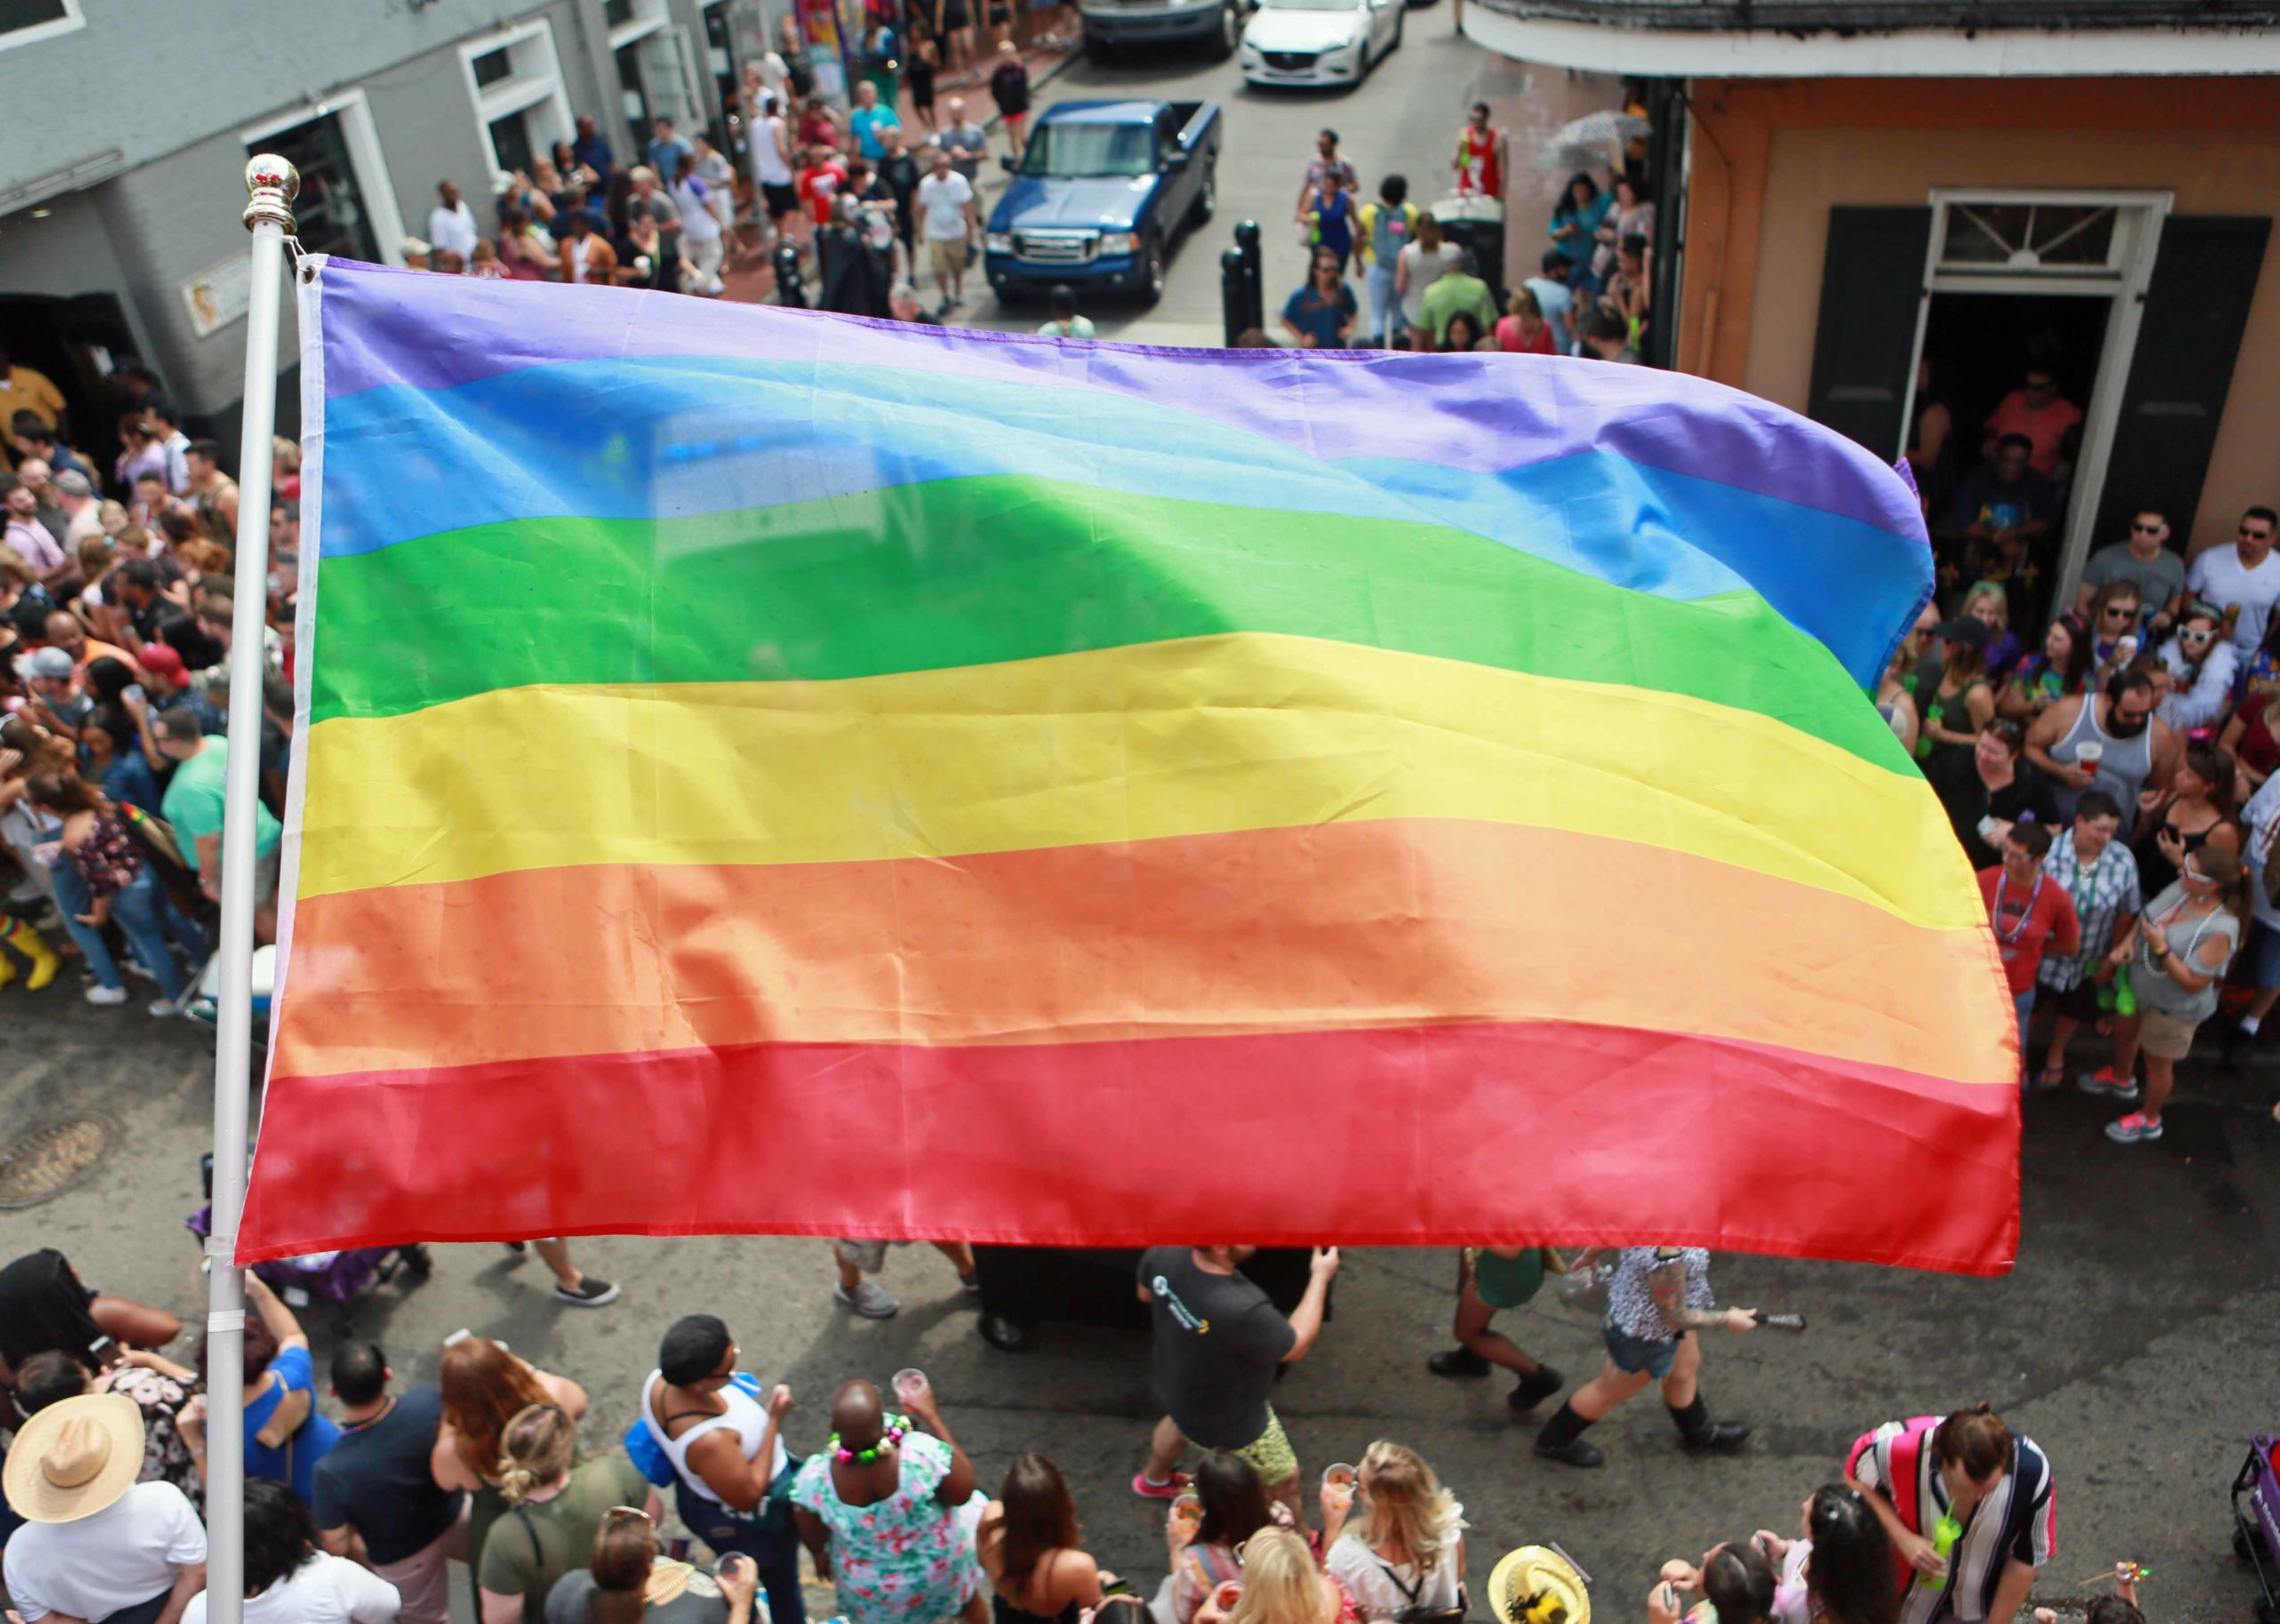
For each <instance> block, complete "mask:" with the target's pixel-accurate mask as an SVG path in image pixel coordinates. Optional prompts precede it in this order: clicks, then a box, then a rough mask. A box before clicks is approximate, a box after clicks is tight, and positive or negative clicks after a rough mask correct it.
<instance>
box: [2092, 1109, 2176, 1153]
mask: <svg viewBox="0 0 2280 1624" xmlns="http://www.w3.org/2000/svg"><path fill="white" fill-rule="evenodd" d="M2105 1136H2106V1137H2107V1138H2108V1139H2110V1140H2112V1141H2113V1142H2114V1143H2115V1144H2117V1145H2137V1144H2143V1143H2145V1142H2146V1141H2147V1140H2152V1139H2159V1138H2160V1137H2161V1136H2162V1123H2161V1118H2160V1117H2147V1116H2146V1113H2145V1112H2143V1111H2132V1112H2130V1113H2129V1116H2127V1117H2123V1118H2122V1119H2121V1121H2119V1122H2109V1123H2107V1124H2106V1125H2105Z"/></svg>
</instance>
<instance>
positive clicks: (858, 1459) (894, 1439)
mask: <svg viewBox="0 0 2280 1624" xmlns="http://www.w3.org/2000/svg"><path fill="white" fill-rule="evenodd" d="M909 1435H910V1422H909V1420H908V1417H903V1416H892V1415H891V1416H888V1417H885V1426H884V1428H883V1431H882V1432H881V1433H880V1434H879V1441H877V1442H876V1443H875V1444H873V1445H872V1446H871V1447H870V1448H869V1449H849V1448H848V1447H847V1446H846V1445H845V1444H843V1443H842V1442H840V1441H839V1434H838V1433H833V1434H832V1435H831V1436H830V1437H829V1438H828V1439H827V1440H826V1441H825V1444H824V1447H825V1448H826V1449H829V1450H830V1451H831V1458H833V1459H834V1460H835V1461H837V1462H838V1463H839V1464H840V1465H841V1466H869V1465H870V1464H871V1463H872V1462H873V1461H875V1460H876V1459H878V1458H880V1457H881V1456H883V1455H884V1454H885V1453H886V1452H887V1451H888V1450H889V1449H892V1448H894V1446H895V1445H897V1444H899V1443H900V1442H901V1441H903V1440H904V1439H905V1438H907V1437H908V1436H909Z"/></svg>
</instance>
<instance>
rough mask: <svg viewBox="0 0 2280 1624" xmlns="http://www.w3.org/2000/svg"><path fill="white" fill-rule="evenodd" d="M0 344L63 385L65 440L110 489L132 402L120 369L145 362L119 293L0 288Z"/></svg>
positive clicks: (25, 364)
mask: <svg viewBox="0 0 2280 1624" xmlns="http://www.w3.org/2000/svg"><path fill="white" fill-rule="evenodd" d="M0 349H5V350H6V351H7V352H8V354H9V356H10V358H11V359H12V361H14V362H15V363H16V364H17V365H18V366H23V367H29V368H31V369H33V370H35V371H37V372H44V373H45V374H46V375H47V377H48V379H49V381H50V382H52V383H53V384H54V386H56V387H57V388H58V389H60V390H61V391H62V394H63V400H64V411H63V424H62V438H63V440H64V443H66V444H68V445H70V446H73V447H75V448H76V449H77V450H79V451H84V452H85V453H86V455H87V456H88V457H89V458H90V459H92V460H93V462H94V467H95V470H96V472H97V473H98V474H99V475H101V476H102V481H103V483H104V486H105V489H106V490H107V491H108V490H110V489H111V487H112V486H113V485H115V483H116V481H115V480H114V479H113V477H112V476H113V474H114V472H115V469H114V464H115V462H116V459H118V452H119V440H118V414H119V413H120V412H121V411H123V410H126V406H127V404H128V396H127V394H126V390H125V389H124V388H123V387H122V386H121V381H120V378H119V376H118V375H119V373H120V372H122V371H123V370H124V369H126V368H128V367H131V366H141V365H142V357H141V356H140V355H139V354H137V353H135V345H134V332H133V329H130V328H129V327H128V326H127V324H126V311H124V310H123V309H121V308H120V306H119V303H118V298H117V297H116V296H113V295H111V294H108V293H84V294H81V295H79V296H77V298H69V299H63V298H51V297H47V296H42V295H37V294H5V295H0ZM114 493H116V492H114Z"/></svg>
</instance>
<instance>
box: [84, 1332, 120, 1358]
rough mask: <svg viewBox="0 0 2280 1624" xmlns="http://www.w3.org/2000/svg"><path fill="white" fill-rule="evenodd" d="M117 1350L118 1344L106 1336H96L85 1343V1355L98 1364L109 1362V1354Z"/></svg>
mask: <svg viewBox="0 0 2280 1624" xmlns="http://www.w3.org/2000/svg"><path fill="white" fill-rule="evenodd" d="M116 1352H118V1344H117V1343H115V1342H113V1341H112V1340H111V1339H110V1337H108V1336H98V1337H96V1338H95V1339H94V1341H93V1342H91V1343H89V1344H87V1357H89V1358H90V1359H92V1360H94V1361H95V1362H96V1363H97V1364H99V1365H107V1364H109V1363H110V1359H111V1355H112V1354H114V1353H116Z"/></svg>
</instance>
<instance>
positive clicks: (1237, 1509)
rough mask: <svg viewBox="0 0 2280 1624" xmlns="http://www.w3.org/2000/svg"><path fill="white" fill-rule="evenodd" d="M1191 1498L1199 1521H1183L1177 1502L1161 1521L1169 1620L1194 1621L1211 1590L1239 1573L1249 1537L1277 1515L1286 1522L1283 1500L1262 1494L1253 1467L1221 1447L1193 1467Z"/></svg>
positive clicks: (1177, 1623) (1175, 1622)
mask: <svg viewBox="0 0 2280 1624" xmlns="http://www.w3.org/2000/svg"><path fill="white" fill-rule="evenodd" d="M1195 1498H1196V1502H1197V1509H1198V1512H1199V1514H1200V1518H1201V1520H1200V1521H1198V1522H1195V1523H1192V1524H1185V1525H1184V1524H1183V1523H1182V1520H1181V1518H1180V1516H1179V1515H1178V1509H1179V1508H1178V1506H1177V1505H1175V1506H1174V1507H1173V1511H1172V1514H1170V1515H1169V1516H1168V1517H1167V1518H1166V1521H1165V1528H1166V1533H1167V1536H1168V1539H1169V1540H1170V1542H1171V1546H1172V1551H1171V1558H1172V1571H1171V1579H1170V1581H1169V1590H1170V1606H1171V1616H1172V1620H1173V1624H1194V1620H1195V1615H1196V1613H1197V1612H1199V1611H1200V1610H1201V1608H1202V1606H1203V1604H1204V1603H1205V1602H1207V1601H1209V1599H1210V1596H1211V1593H1212V1592H1213V1591H1214V1590H1216V1589H1217V1588H1218V1587H1220V1586H1221V1585H1224V1584H1225V1583H1227V1582H1228V1581H1229V1580H1231V1579H1241V1578H1242V1571H1243V1564H1242V1550H1243V1547H1244V1545H1245V1544H1246V1542H1247V1541H1249V1540H1250V1537H1251V1536H1252V1535H1253V1534H1256V1533H1257V1532H1258V1531H1259V1530H1260V1529H1262V1528H1266V1527H1269V1526H1271V1525H1272V1524H1274V1522H1275V1521H1276V1519H1277V1515H1278V1514H1279V1515H1280V1517H1281V1518H1282V1520H1284V1521H1286V1522H1287V1521H1288V1520H1289V1518H1290V1515H1291V1511H1290V1507H1288V1506H1285V1505H1283V1503H1282V1501H1280V1500H1270V1499H1268V1498H1266V1485H1265V1484H1264V1483H1262V1482H1259V1481H1258V1468H1257V1467H1256V1466H1252V1465H1251V1464H1250V1462H1249V1461H1248V1460H1245V1459H1244V1458H1242V1456H1240V1455H1231V1454H1228V1453H1227V1452H1226V1451H1225V1450H1224V1449H1215V1450H1213V1451H1212V1452H1211V1453H1210V1454H1209V1455H1206V1456H1205V1457H1204V1458H1202V1460H1201V1462H1200V1463H1198V1465H1197V1466H1196V1468H1195ZM1184 1526H1185V1533H1183V1527H1184Z"/></svg>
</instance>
